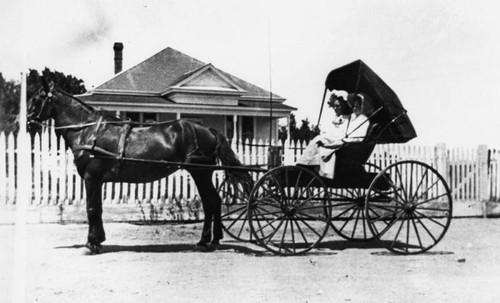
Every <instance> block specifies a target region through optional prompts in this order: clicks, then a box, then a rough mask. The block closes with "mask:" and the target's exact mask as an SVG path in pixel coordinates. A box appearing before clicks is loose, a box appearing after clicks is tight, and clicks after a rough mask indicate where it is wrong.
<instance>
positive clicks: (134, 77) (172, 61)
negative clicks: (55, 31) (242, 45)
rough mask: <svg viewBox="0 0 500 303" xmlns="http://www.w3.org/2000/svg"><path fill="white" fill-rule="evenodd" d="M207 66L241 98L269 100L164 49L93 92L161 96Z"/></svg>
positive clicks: (247, 86)
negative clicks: (233, 86)
mask: <svg viewBox="0 0 500 303" xmlns="http://www.w3.org/2000/svg"><path fill="white" fill-rule="evenodd" d="M207 67H210V68H212V69H213V70H215V71H216V72H217V73H219V74H220V75H223V76H224V77H226V79H227V80H228V81H229V82H232V83H234V84H235V86H236V87H237V88H238V90H239V91H242V92H243V95H242V96H241V97H240V98H241V99H249V100H252V99H262V98H269V96H270V93H269V92H268V91H266V90H265V89H263V88H260V87H258V86H256V85H253V84H251V83H248V82H246V81H244V80H242V79H240V78H238V77H235V76H233V75H231V74H229V73H226V72H224V71H222V70H220V69H218V68H216V67H215V66H213V65H212V64H206V63H204V62H202V61H199V60H197V59H195V58H193V57H190V56H188V55H186V54H184V53H182V52H179V51H177V50H175V49H173V48H171V47H167V48H165V49H163V50H162V51H160V52H159V53H157V54H155V55H153V56H152V57H150V58H148V59H146V60H145V61H143V62H141V63H139V64H137V65H136V66H134V67H132V68H130V69H128V70H126V71H123V72H121V73H119V74H118V75H116V76H115V77H113V78H112V79H111V80H109V81H107V82H105V83H103V84H101V85H100V86H98V87H97V88H95V89H94V92H95V93H102V92H114V93H123V92H129V93H142V94H144V93H151V94H160V93H162V92H165V91H167V90H168V89H169V88H170V87H174V86H176V85H179V84H180V83H182V82H183V81H185V80H187V79H189V78H190V77H192V76H193V75H196V74H197V73H198V72H199V71H200V70H203V69H204V68H207ZM272 98H273V100H275V101H284V100H285V99H284V98H283V97H280V96H278V95H276V94H273V95H272Z"/></svg>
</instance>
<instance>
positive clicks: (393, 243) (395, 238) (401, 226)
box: [381, 219, 405, 248]
mask: <svg viewBox="0 0 500 303" xmlns="http://www.w3.org/2000/svg"><path fill="white" fill-rule="evenodd" d="M403 224H405V220H404V219H403V221H401V224H399V228H398V231H397V232H396V235H395V236H394V240H392V242H391V247H392V248H394V245H395V244H396V240H397V239H398V237H399V234H400V233H401V229H402V228H403ZM384 233H385V232H382V233H381V234H384Z"/></svg>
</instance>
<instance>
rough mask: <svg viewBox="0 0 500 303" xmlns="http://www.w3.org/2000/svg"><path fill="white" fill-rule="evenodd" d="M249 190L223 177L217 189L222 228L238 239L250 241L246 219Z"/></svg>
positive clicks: (250, 236) (250, 235)
mask: <svg viewBox="0 0 500 303" xmlns="http://www.w3.org/2000/svg"><path fill="white" fill-rule="evenodd" d="M250 190H251V189H247V188H245V186H243V185H242V184H241V183H237V182H235V181H232V180H230V179H229V178H226V179H224V181H223V182H222V183H221V185H220V186H219V189H218V193H219V195H220V197H221V198H222V215H221V219H222V229H223V230H224V231H225V232H226V233H227V234H228V235H229V236H231V237H232V238H234V239H236V240H238V241H245V242H248V241H252V234H251V233H250V227H249V226H248V219H247V209H248V205H247V202H248V196H249V194H250Z"/></svg>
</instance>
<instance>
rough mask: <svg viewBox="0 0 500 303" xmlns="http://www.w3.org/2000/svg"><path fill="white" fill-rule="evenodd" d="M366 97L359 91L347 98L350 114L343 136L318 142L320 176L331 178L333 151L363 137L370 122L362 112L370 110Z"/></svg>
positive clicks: (333, 161) (333, 166)
mask: <svg viewBox="0 0 500 303" xmlns="http://www.w3.org/2000/svg"><path fill="white" fill-rule="evenodd" d="M368 99H369V97H368V96H367V95H366V94H364V93H359V94H356V95H355V96H354V97H353V98H349V101H350V104H351V105H352V114H351V116H350V118H349V119H348V121H347V122H346V123H345V124H346V127H345V136H344V137H341V138H339V139H337V140H335V141H334V142H330V143H329V144H328V143H322V142H319V146H320V148H319V155H320V161H319V162H320V163H319V164H320V170H319V175H320V176H322V177H325V178H329V179H333V173H334V171H335V151H336V150H337V149H339V148H341V147H342V146H343V145H344V144H346V143H350V142H361V141H363V139H364V138H365V136H366V132H367V131H368V127H369V125H370V123H369V121H368V117H367V116H366V115H365V114H364V113H366V114H368V113H369V112H370V111H372V108H371V104H370V102H369V100H368Z"/></svg>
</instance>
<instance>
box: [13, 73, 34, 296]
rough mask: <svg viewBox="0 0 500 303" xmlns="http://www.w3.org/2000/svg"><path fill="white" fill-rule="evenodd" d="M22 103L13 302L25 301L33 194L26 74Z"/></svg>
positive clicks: (23, 75) (23, 80) (22, 80)
mask: <svg viewBox="0 0 500 303" xmlns="http://www.w3.org/2000/svg"><path fill="white" fill-rule="evenodd" d="M20 102H21V104H20V106H19V133H18V135H17V139H18V145H17V197H16V229H15V230H16V237H15V245H14V250H15V253H14V256H15V259H14V276H13V280H12V283H13V292H12V294H13V300H12V301H13V302H24V301H25V298H26V295H25V290H26V287H25V285H26V209H27V205H28V201H29V199H30V196H31V167H30V166H31V165H30V164H31V146H30V144H29V140H28V136H29V135H28V133H27V132H26V122H27V117H26V74H25V73H24V72H23V73H22V74H21V100H20Z"/></svg>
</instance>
